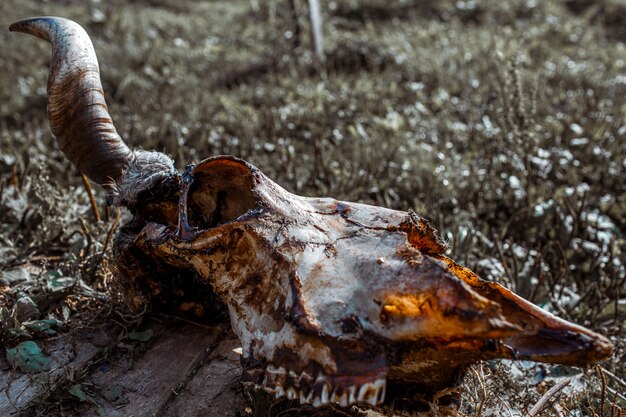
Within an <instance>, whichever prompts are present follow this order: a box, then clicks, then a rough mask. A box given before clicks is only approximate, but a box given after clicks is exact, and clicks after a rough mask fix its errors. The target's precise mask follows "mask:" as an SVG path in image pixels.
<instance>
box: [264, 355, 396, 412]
mask: <svg viewBox="0 0 626 417" xmlns="http://www.w3.org/2000/svg"><path fill="white" fill-rule="evenodd" d="M287 375H289V376H290V377H294V376H295V377H296V378H289V379H291V380H295V381H297V383H296V384H294V386H285V385H287V384H289V382H288V381H286V378H285V377H286V376H287ZM305 381H306V383H304V382H305ZM302 383H304V384H302ZM386 385H387V384H386V381H385V379H384V378H379V379H376V380H373V381H369V382H365V383H364V384H362V385H360V386H358V385H348V386H345V385H341V384H340V383H338V382H337V381H336V380H335V378H333V377H332V376H325V375H319V376H318V377H317V378H315V381H314V382H313V378H312V377H311V376H310V375H308V374H306V373H304V372H303V373H302V374H301V375H299V376H298V375H296V374H294V373H293V371H287V370H286V369H285V368H282V367H280V368H276V367H274V366H272V365H268V367H267V369H266V377H265V379H264V381H263V385H261V386H257V388H261V389H264V390H266V391H268V392H270V393H273V394H274V395H275V396H276V398H281V397H287V398H288V399H290V400H299V401H300V404H311V405H313V406H314V407H320V406H323V405H326V404H329V403H335V404H338V405H339V406H341V407H348V406H349V405H350V404H354V403H357V402H367V403H369V404H372V405H377V404H380V403H382V402H383V400H384V399H385V389H386ZM314 386H317V387H318V388H317V389H314V388H313V387H314ZM320 387H321V391H319V389H320ZM316 391H317V392H316Z"/></svg>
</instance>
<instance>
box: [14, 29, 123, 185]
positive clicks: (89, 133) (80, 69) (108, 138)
mask: <svg viewBox="0 0 626 417" xmlns="http://www.w3.org/2000/svg"><path fill="white" fill-rule="evenodd" d="M9 30H10V31H12V32H23V33H29V34H31V35H34V36H37V37H38V38H41V39H44V40H46V41H48V42H50V44H51V45H52V62H51V64H50V76H49V78H48V120H49V121H50V128H51V130H52V133H53V134H54V136H55V137H56V139H57V143H58V145H59V148H60V149H61V151H63V153H64V154H65V156H66V157H67V159H69V160H70V161H71V162H72V163H74V165H76V166H77V167H78V169H79V170H81V171H82V172H83V173H85V174H86V175H87V176H88V177H89V178H91V179H92V180H93V181H95V182H97V183H98V184H101V185H103V186H105V187H111V186H112V185H113V184H114V183H115V182H116V181H118V180H119V179H120V177H121V175H122V174H123V172H124V171H125V170H126V168H127V167H128V165H129V164H130V163H131V162H132V160H133V153H132V152H131V150H130V149H129V148H128V146H126V144H125V143H124V141H122V138H120V136H119V135H118V133H117V131H116V130H115V127H114V126H113V121H112V120H111V116H110V115H109V112H108V109H107V105H106V102H105V100H104V92H103V90H102V84H101V83H100V70H99V67H98V59H97V58H96V53H95V51H94V49H93V45H92V43H91V40H90V39H89V35H87V32H85V30H84V29H83V28H82V27H81V26H80V25H79V24H77V23H75V22H72V21H71V20H67V19H63V18H60V17H35V18H31V19H26V20H22V21H19V22H16V23H13V24H12V25H11V26H10V27H9Z"/></svg>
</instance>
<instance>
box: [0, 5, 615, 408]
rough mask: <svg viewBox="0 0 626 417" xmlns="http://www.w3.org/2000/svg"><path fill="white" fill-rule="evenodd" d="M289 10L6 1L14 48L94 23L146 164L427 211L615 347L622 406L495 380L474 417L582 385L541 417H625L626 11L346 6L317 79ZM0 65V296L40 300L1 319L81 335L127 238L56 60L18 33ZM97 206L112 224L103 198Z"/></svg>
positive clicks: (467, 404) (329, 31) (519, 286)
mask: <svg viewBox="0 0 626 417" xmlns="http://www.w3.org/2000/svg"><path fill="white" fill-rule="evenodd" d="M304 3H306V2H304V1H302V0H299V1H296V4H297V5H298V6H299V7H300V8H301V9H302V8H303V6H304ZM286 4H287V2H286V1H282V0H264V1H258V2H257V1H250V2H247V1H229V2H201V1H191V0H189V1H185V2H181V1H170V0H143V1H138V2H128V1H122V0H114V1H107V2H99V1H96V0H92V1H90V2H83V1H78V0H65V1H62V2H37V1H34V0H20V1H18V0H9V1H7V0H5V1H2V2H1V3H0V16H1V17H0V26H2V27H7V26H8V24H9V23H11V22H12V21H14V20H17V19H20V18H24V17H27V16H31V15H43V14H52V15H62V16H65V17H69V18H73V19H75V20H77V21H79V22H80V23H82V24H83V25H84V26H85V27H86V29H87V31H88V32H89V33H90V34H91V35H92V37H93V40H94V44H95V47H96V50H97V53H98V56H99V59H100V64H101V71H102V77H103V82H104V87H105V91H106V92H107V94H108V102H109V105H110V110H111V113H112V115H113V117H114V119H115V121H116V125H117V126H118V130H120V132H121V134H122V136H123V137H124V138H125V139H126V140H127V141H128V142H129V143H130V144H132V145H134V146H141V147H143V148H145V149H157V150H163V151H165V152H167V153H169V154H171V155H173V156H174V158H175V159H176V161H177V164H178V166H179V167H180V168H183V167H184V166H185V165H186V164H187V163H190V162H198V161H200V160H201V159H203V158H204V157H207V156H209V155H215V154H234V155H238V156H240V157H243V158H245V159H248V160H250V161H251V162H252V163H254V164H255V165H257V166H258V167H259V168H261V169H262V170H263V171H264V172H265V173H266V174H268V175H269V176H270V177H271V178H273V179H275V180H277V182H279V183H280V184H282V185H283V186H285V187H286V188H288V189H290V190H291V191H295V192H298V193H301V194H307V195H332V196H333V197H336V198H341V199H347V200H355V201H363V202H369V203H376V204H379V205H384V206H388V207H393V208H399V209H405V210H406V209H410V208H411V209H414V210H416V211H417V212H419V213H420V214H422V215H425V216H426V217H429V218H430V219H432V220H433V221H434V223H435V225H436V226H437V227H438V229H439V230H440V231H441V233H442V234H443V235H444V236H445V237H446V238H447V239H448V240H449V241H450V243H451V255H452V257H453V258H455V259H457V260H459V261H461V262H463V263H465V264H466V265H468V266H469V267H471V268H473V269H474V270H476V271H477V272H479V273H480V274H481V275H483V276H484V277H486V278H491V279H495V280H499V281H503V282H504V283H505V284H506V285H507V286H509V287H511V288H512V289H514V290H515V291H517V292H518V293H520V294H521V295H523V296H525V297H527V298H529V299H530V300H532V301H533V302H535V303H537V304H539V305H541V306H543V307H544V308H547V309H549V310H551V311H553V312H555V313H557V314H559V315H561V316H563V317H565V318H567V319H569V320H573V321H575V322H578V323H581V324H583V325H585V326H588V327H590V328H593V329H595V330H597V331H599V332H601V333H604V334H607V335H609V336H610V337H611V339H612V340H613V342H614V343H615V345H616V347H617V352H616V355H615V357H614V358H613V359H612V360H609V361H607V362H606V363H604V364H602V366H603V367H604V368H605V369H606V370H608V371H609V372H610V373H611V374H613V375H615V378H613V377H610V376H608V377H607V376H606V375H608V374H602V375H604V377H605V383H604V384H602V383H600V379H599V375H600V373H599V372H598V371H597V370H593V369H592V370H588V371H580V370H575V369H566V368H564V367H559V366H546V365H531V364H522V365H512V364H509V363H504V364H503V363H488V364H483V365H480V366H477V367H476V372H472V373H470V374H469V376H468V378H467V380H466V384H465V386H464V388H465V391H464V402H463V407H462V411H463V413H464V414H465V415H471V416H478V415H483V416H489V415H512V416H517V415H521V414H520V413H525V412H527V411H528V410H530V408H531V407H532V405H534V404H535V403H536V402H537V401H539V399H540V397H541V396H542V395H543V393H544V392H545V391H546V390H547V389H548V388H549V387H550V386H552V385H554V383H555V381H558V380H560V379H559V378H563V377H565V376H570V377H572V378H573V379H572V381H573V382H572V383H570V384H569V385H568V386H567V387H565V388H564V389H563V392H564V393H565V394H564V395H561V396H560V397H558V398H556V402H554V403H552V404H550V403H549V404H548V407H547V409H546V410H545V411H544V412H543V414H541V415H546V416H548V415H554V416H561V415H562V416H569V415H574V416H586V415H591V416H593V415H597V416H600V415H602V416H603V417H608V416H617V415H620V414H619V413H618V412H617V408H615V407H618V406H619V407H621V408H622V409H625V408H626V404H625V403H624V401H623V397H622V399H621V400H620V397H619V395H623V394H624V392H625V391H626V387H624V386H623V385H621V384H622V383H620V382H619V381H620V380H621V381H623V380H624V379H625V376H626V365H625V361H624V353H625V346H624V345H625V341H626V339H625V336H624V334H625V333H624V327H625V326H624V318H625V317H626V313H625V311H624V302H625V300H626V295H625V294H626V284H625V282H626V271H625V258H626V255H625V254H626V241H625V237H624V231H625V230H626V181H624V178H626V173H625V171H626V139H625V137H626V46H625V44H624V42H625V41H626V34H625V32H624V27H626V25H625V24H624V23H626V17H625V16H626V5H624V4H623V2H619V1H617V0H603V1H599V2H591V1H586V0H568V1H556V0H554V1H533V0H525V1H521V0H514V1H510V2H500V1H497V0H483V1H476V2H474V1H460V2H453V1H438V2H435V1H416V0H406V1H398V2H392V3H391V4H390V2H387V1H383V0H339V1H333V2H328V3H327V4H326V5H325V10H324V13H325V16H326V17H327V21H326V26H325V30H326V38H327V52H328V64H327V65H326V66H325V67H324V68H323V69H322V71H321V73H320V74H316V72H315V70H314V66H313V63H312V57H311V54H310V52H309V49H308V47H307V42H308V41H307V39H306V38H303V39H301V40H300V42H296V41H295V40H294V33H296V29H295V28H296V26H295V22H294V20H293V18H292V15H291V13H290V12H288V10H287V8H286V7H285V5H286ZM255 5H258V8H255V7H253V6H255ZM305 23H306V19H305V18H302V19H300V25H304V24H305ZM304 33H306V31H304ZM0 45H2V47H3V48H2V49H3V57H2V60H0V74H1V75H0V144H1V148H0V149H1V150H0V190H1V196H0V206H1V209H0V271H4V272H0V277H3V276H4V277H5V278H4V279H5V283H6V280H7V278H6V276H7V271H18V272H20V271H21V270H22V269H25V270H26V272H27V276H28V277H29V278H30V279H32V280H31V281H30V282H28V283H27V284H24V283H22V284H19V285H18V284H14V285H12V286H10V287H7V286H4V287H3V286H2V284H1V283H0V303H1V302H3V301H4V302H5V303H6V304H7V307H9V308H11V306H12V305H13V304H14V303H15V302H16V299H17V295H16V294H18V292H17V289H19V290H20V291H22V292H25V293H28V294H31V296H32V297H33V298H34V299H35V300H36V301H37V302H38V303H41V304H40V306H39V308H40V313H41V315H42V316H45V315H47V314H52V315H55V316H56V317H59V318H61V319H62V318H63V317H64V314H65V315H66V316H67V315H68V314H69V316H71V315H72V314H75V313H77V312H75V311H73V310H72V308H73V307H72V306H73V305H75V304H72V303H70V302H68V301H67V298H66V297H69V298H70V300H71V299H72V297H74V298H76V297H78V295H77V294H82V295H83V296H90V297H95V298H96V299H97V298H98V297H100V298H101V299H103V298H106V297H109V296H110V294H109V293H108V285H107V283H108V280H109V279H110V271H108V269H107V260H108V255H107V250H106V249H107V248H106V247H105V246H107V245H106V244H105V242H106V241H107V236H108V235H110V233H111V230H112V225H113V218H114V217H115V216H114V215H109V216H108V217H107V219H105V220H104V221H103V222H101V223H98V224H96V223H95V222H94V221H93V220H92V219H93V214H92V212H91V204H90V201H89V196H88V194H87V192H86V191H85V188H84V185H83V184H82V182H81V178H80V176H79V175H78V173H77V172H76V171H75V170H74V169H73V168H72V167H70V166H69V164H68V162H67V161H65V160H64V158H63V157H62V156H61V154H60V153H59V152H58V151H57V150H56V148H55V147H54V145H53V143H52V142H53V141H52V139H51V135H50V133H49V130H48V128H47V125H46V120H45V85H46V77H47V66H48V62H49V47H48V46H47V45H45V44H44V43H43V42H40V41H38V40H36V39H34V38H31V37H26V36H22V35H18V34H9V33H8V32H0ZM66 173H69V174H70V175H66ZM96 200H97V201H98V205H99V207H100V210H101V211H103V209H104V202H103V194H102V190H96ZM101 214H102V215H103V217H104V213H101ZM20 273H21V272H20ZM55 274H56V275H55ZM57 275H60V276H66V277H71V278H73V279H75V282H76V283H78V284H80V285H78V284H75V285H73V286H71V288H69V289H67V291H66V292H63V293H62V296H57V295H54V296H52V298H51V296H50V294H49V293H47V292H46V291H44V290H42V288H43V289H45V288H46V283H47V280H49V279H51V278H50V277H51V276H52V277H54V276H57ZM86 288H87V289H86ZM64 291H65V290H64ZM37 294H45V296H38V295H37ZM38 297H39V298H38ZM43 300H47V301H43ZM68 310H69V313H67V312H68ZM2 334H3V335H4V336H3V337H8V336H6V332H4V333H2ZM615 393H617V394H619V395H616V394H615ZM620 393H621V394H620ZM272 407H273V408H272V412H271V413H270V414H271V415H281V416H287V415H301V414H289V411H286V410H287V408H284V407H282V408H281V407H280V406H274V405H272ZM276 410H280V411H276ZM298 412H300V413H302V410H300V411H296V413H298ZM437 413H438V411H437V407H436V406H433V409H432V411H431V414H433V415H437Z"/></svg>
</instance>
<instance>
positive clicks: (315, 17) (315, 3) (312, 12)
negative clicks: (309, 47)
mask: <svg viewBox="0 0 626 417" xmlns="http://www.w3.org/2000/svg"><path fill="white" fill-rule="evenodd" d="M309 19H310V20H311V40H312V41H313V50H314V51H315V56H316V58H317V60H318V62H319V63H323V62H324V61H325V58H326V57H325V55H324V36H323V35H322V12H321V10H320V2H319V0H309Z"/></svg>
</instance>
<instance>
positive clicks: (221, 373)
mask: <svg viewBox="0 0 626 417" xmlns="http://www.w3.org/2000/svg"><path fill="white" fill-rule="evenodd" d="M239 346H240V344H239V340H237V338H236V337H235V335H234V334H232V333H228V335H227V336H225V337H224V338H223V339H222V340H221V341H220V343H219V345H218V346H216V347H215V349H214V350H213V352H212V353H211V355H210V357H209V358H208V360H206V361H205V362H204V363H202V364H201V366H200V368H199V369H198V370H197V372H196V373H195V374H194V375H193V377H192V378H191V379H190V380H189V381H188V382H187V384H186V385H185V387H184V388H183V389H182V390H180V392H179V394H178V395H177V396H176V397H175V398H173V399H172V401H170V402H169V403H168V404H167V405H166V407H165V409H164V410H163V414H162V415H163V417H178V416H186V417H205V416H220V417H235V416H236V415H237V412H238V411H241V410H243V408H244V407H245V405H246V402H245V400H244V398H243V395H242V394H241V387H240V384H239V378H240V377H241V365H240V362H239V355H238V354H236V353H235V352H233V349H235V348H237V347H239Z"/></svg>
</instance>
